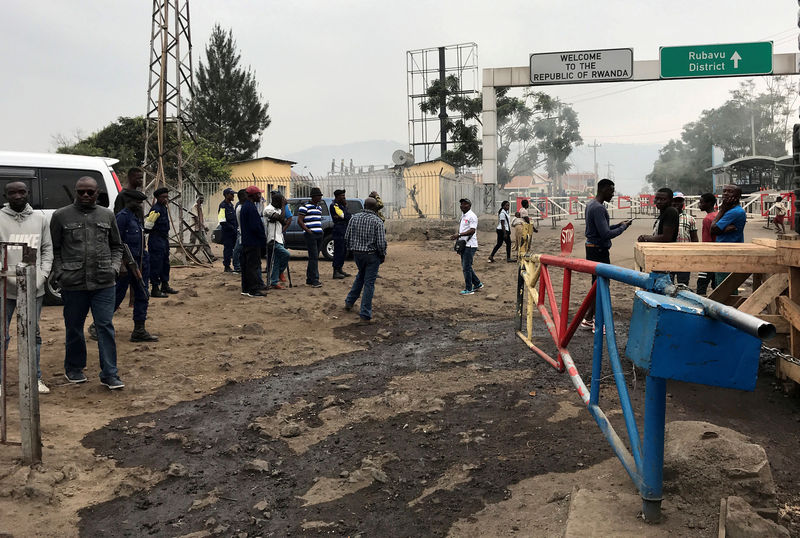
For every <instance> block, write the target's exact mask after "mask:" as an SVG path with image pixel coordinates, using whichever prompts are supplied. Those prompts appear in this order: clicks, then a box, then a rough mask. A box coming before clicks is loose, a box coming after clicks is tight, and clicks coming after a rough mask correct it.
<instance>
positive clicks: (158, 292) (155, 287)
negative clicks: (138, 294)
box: [150, 284, 167, 298]
mask: <svg viewBox="0 0 800 538" xmlns="http://www.w3.org/2000/svg"><path fill="white" fill-rule="evenodd" d="M166 296H167V294H166V293H164V292H162V291H161V290H160V289H158V285H157V284H153V289H152V290H150V297H161V298H163V297H166Z"/></svg>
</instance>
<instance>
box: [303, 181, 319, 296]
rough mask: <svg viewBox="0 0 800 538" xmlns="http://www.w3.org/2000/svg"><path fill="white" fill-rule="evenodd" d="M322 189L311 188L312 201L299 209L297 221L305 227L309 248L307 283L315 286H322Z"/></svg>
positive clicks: (304, 236) (307, 246) (304, 234)
mask: <svg viewBox="0 0 800 538" xmlns="http://www.w3.org/2000/svg"><path fill="white" fill-rule="evenodd" d="M321 200H322V191H321V190H320V189H319V187H314V188H312V189H311V201H310V202H306V203H304V204H302V205H300V207H299V208H298V209H297V223H298V224H299V225H300V228H302V229H303V239H305V241H306V249H307V250H308V265H307V266H306V284H307V285H309V286H312V287H314V288H321V287H322V282H320V281H319V251H320V250H322V208H321V207H320V205H319V202H320V201H321Z"/></svg>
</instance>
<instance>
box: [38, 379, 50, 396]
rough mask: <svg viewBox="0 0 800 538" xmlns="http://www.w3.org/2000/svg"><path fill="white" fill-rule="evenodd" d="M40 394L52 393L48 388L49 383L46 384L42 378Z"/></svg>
mask: <svg viewBox="0 0 800 538" xmlns="http://www.w3.org/2000/svg"><path fill="white" fill-rule="evenodd" d="M39 394H50V389H49V388H47V385H45V384H44V383H43V382H42V380H41V379H40V380H39Z"/></svg>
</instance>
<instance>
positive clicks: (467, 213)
mask: <svg viewBox="0 0 800 538" xmlns="http://www.w3.org/2000/svg"><path fill="white" fill-rule="evenodd" d="M459 203H460V204H461V212H462V213H463V215H461V220H460V221H459V224H458V233H457V234H453V235H451V236H450V239H452V240H454V241H458V240H463V241H466V242H467V243H466V245H465V247H464V249H463V250H462V251H461V270H462V271H463V272H464V289H463V290H461V295H472V294H473V293H475V292H476V291H478V290H479V289H481V288H482V287H483V282H481V280H480V279H479V278H478V275H476V274H475V271H473V269H472V260H473V259H474V258H475V253H476V252H477V251H478V216H477V215H476V214H475V213H473V212H472V202H471V201H470V200H469V198H462V199H461V200H459Z"/></svg>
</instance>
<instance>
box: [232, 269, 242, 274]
mask: <svg viewBox="0 0 800 538" xmlns="http://www.w3.org/2000/svg"><path fill="white" fill-rule="evenodd" d="M231 273H233V274H234V275H241V274H242V272H241V271H240V270H239V269H234V270H233V271H231Z"/></svg>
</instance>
